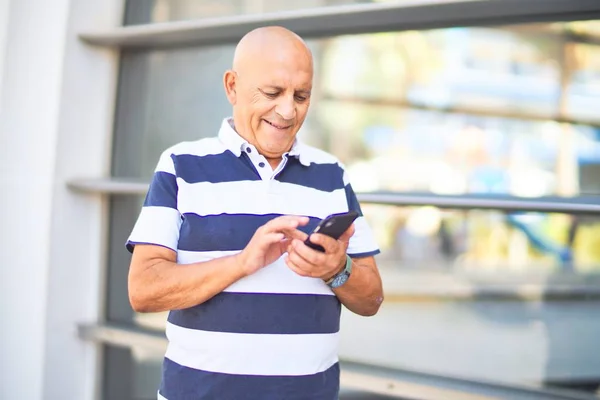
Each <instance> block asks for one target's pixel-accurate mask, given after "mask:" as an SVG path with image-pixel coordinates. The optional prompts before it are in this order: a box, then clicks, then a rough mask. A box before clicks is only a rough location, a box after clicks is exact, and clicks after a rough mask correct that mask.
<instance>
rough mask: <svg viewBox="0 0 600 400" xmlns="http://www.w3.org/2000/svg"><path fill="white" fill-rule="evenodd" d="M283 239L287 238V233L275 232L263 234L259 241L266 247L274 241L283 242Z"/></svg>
mask: <svg viewBox="0 0 600 400" xmlns="http://www.w3.org/2000/svg"><path fill="white" fill-rule="evenodd" d="M283 240H285V235H284V234H283V233H280V232H273V233H267V234H264V235H262V236H261V237H260V239H259V243H260V245H261V247H263V248H265V247H268V246H271V245H272V244H274V243H279V242H282V241H283ZM284 248H285V247H284Z"/></svg>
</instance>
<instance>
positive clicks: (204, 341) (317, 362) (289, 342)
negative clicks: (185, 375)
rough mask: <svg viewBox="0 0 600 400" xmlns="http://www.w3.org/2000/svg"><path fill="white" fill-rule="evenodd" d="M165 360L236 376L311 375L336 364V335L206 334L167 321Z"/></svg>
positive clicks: (205, 332) (337, 338)
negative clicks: (167, 345) (168, 341)
mask: <svg viewBox="0 0 600 400" xmlns="http://www.w3.org/2000/svg"><path fill="white" fill-rule="evenodd" d="M166 332H167V337H168V338H169V340H170V343H169V347H168V348H167V353H166V357H167V358H168V359H170V360H172V361H174V362H176V363H177V364H180V365H183V366H186V367H189V368H194V369H200V370H203V371H211V372H220V373H226V374H238V375H263V376H273V375H287V376H300V375H312V374H316V373H319V372H323V371H325V370H327V369H328V368H329V367H331V366H332V365H334V364H335V363H336V362H337V361H338V357H337V351H338V341H339V336H338V333H331V334H309V335H258V334H241V333H223V332H208V331H200V330H194V329H187V328H181V327H179V326H176V325H173V324H170V323H168V322H167V329H166Z"/></svg>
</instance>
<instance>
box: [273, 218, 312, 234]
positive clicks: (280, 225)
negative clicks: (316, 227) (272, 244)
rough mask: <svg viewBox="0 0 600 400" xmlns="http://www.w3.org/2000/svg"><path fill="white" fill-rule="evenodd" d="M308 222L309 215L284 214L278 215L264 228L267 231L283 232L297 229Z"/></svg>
mask: <svg viewBox="0 0 600 400" xmlns="http://www.w3.org/2000/svg"><path fill="white" fill-rule="evenodd" d="M307 223H308V217H297V216H291V215H284V216H281V217H277V218H274V219H272V220H271V221H269V222H267V223H266V224H265V225H264V228H265V230H266V231H267V232H282V231H286V230H290V231H291V230H295V229H296V228H297V227H299V226H303V225H306V224H307Z"/></svg>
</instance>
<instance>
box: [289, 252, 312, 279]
mask: <svg viewBox="0 0 600 400" xmlns="http://www.w3.org/2000/svg"><path fill="white" fill-rule="evenodd" d="M285 264H286V265H287V266H288V268H289V269H291V270H292V271H294V272H295V273H297V274H298V275H300V276H310V275H309V274H308V273H307V272H306V271H304V270H302V269H301V268H299V267H298V266H296V264H294V263H293V262H292V261H291V260H290V257H289V256H288V257H286V258H285Z"/></svg>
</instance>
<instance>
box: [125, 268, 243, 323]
mask: <svg viewBox="0 0 600 400" xmlns="http://www.w3.org/2000/svg"><path fill="white" fill-rule="evenodd" d="M145 264H146V265H145V266H144V267H143V268H142V269H140V271H139V272H137V273H135V274H133V276H132V274H130V277H129V297H130V302H131V305H132V307H133V308H134V310H135V311H138V312H159V311H167V310H176V309H183V308H189V307H193V306H195V305H198V304H201V303H203V302H205V301H207V300H209V299H210V298H212V297H213V296H215V295H216V294H218V293H220V292H222V291H223V290H224V289H226V288H227V287H228V286H229V285H231V284H233V283H234V282H236V281H238V280H240V279H241V278H243V277H244V276H245V273H244V270H243V268H241V265H240V263H239V260H238V257H237V256H227V257H222V258H217V259H214V260H210V261H205V262H199V263H194V264H177V263H175V262H172V261H167V260H164V259H156V260H148V261H146V263H145Z"/></svg>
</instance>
